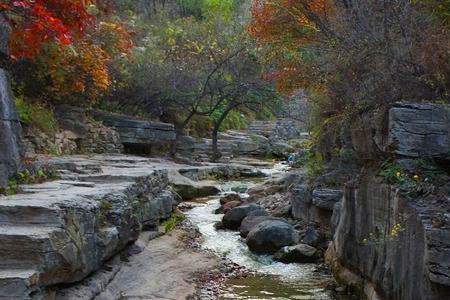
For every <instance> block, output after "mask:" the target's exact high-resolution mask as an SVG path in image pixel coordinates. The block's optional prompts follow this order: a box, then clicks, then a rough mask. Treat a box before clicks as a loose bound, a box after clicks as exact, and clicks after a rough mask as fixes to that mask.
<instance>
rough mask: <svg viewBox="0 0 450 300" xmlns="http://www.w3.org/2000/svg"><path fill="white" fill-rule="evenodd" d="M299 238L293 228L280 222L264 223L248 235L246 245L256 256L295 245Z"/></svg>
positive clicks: (269, 221)
mask: <svg viewBox="0 0 450 300" xmlns="http://www.w3.org/2000/svg"><path fill="white" fill-rule="evenodd" d="M298 241H299V236H298V234H297V232H296V231H295V229H294V227H293V226H292V225H290V224H288V223H286V222H282V221H278V220H275V221H271V220H268V221H264V222H261V223H259V224H258V225H256V226H255V227H253V229H252V230H251V231H250V232H249V233H248V235H247V239H246V243H247V246H248V248H249V249H250V251H252V252H255V253H257V254H273V253H275V252H277V251H278V250H280V249H281V248H282V247H284V246H291V245H295V244H297V243H298Z"/></svg>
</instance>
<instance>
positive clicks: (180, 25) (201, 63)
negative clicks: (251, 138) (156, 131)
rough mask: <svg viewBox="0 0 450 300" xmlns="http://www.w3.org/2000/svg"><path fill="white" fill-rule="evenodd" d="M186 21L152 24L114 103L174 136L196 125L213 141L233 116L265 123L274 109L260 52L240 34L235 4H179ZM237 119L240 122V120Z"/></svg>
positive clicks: (159, 19)
mask: <svg viewBox="0 0 450 300" xmlns="http://www.w3.org/2000/svg"><path fill="white" fill-rule="evenodd" d="M183 5H185V13H186V12H189V11H190V12H192V14H191V15H187V16H184V15H182V16H179V17H173V16H168V15H165V14H160V15H159V16H158V17H153V22H152V23H151V25H150V26H149V27H148V35H146V36H144V37H143V38H142V44H141V45H139V47H137V48H135V49H134V51H133V55H134V59H135V64H130V65H129V66H128V67H127V71H126V74H125V76H124V74H121V75H120V76H122V77H121V78H119V81H121V82H123V84H121V85H122V86H123V88H119V89H117V90H116V91H115V92H114V93H113V95H112V99H117V100H118V101H119V103H118V105H119V106H120V107H121V108H122V109H123V108H124V107H127V108H128V109H135V110H136V112H141V113H142V112H145V113H148V114H149V115H153V116H159V117H160V118H161V119H163V120H165V121H168V122H173V123H175V125H176V128H177V132H178V134H183V133H184V132H185V130H186V128H187V127H189V126H190V124H192V123H197V122H198V121H199V120H204V123H203V129H206V130H207V131H209V133H210V135H211V136H212V137H213V145H214V146H213V147H214V152H215V153H216V154H217V156H218V155H219V154H218V151H217V137H218V131H219V130H220V129H221V128H222V127H223V124H224V121H225V120H226V118H227V117H228V116H229V114H230V113H231V112H233V111H241V112H242V113H243V114H246V115H248V114H249V113H250V111H256V114H259V115H263V113H262V112H267V111H270V107H271V106H274V105H275V104H276V103H277V100H278V97H277V95H276V93H275V90H274V88H273V85H272V84H271V83H270V82H267V81H265V80H263V79H262V78H261V73H262V71H263V68H264V66H263V64H262V62H261V61H260V49H258V47H257V45H256V43H255V42H254V41H253V39H251V38H250V37H249V35H248V33H247V31H246V30H245V29H246V28H245V22H243V18H244V16H242V14H241V12H240V10H239V8H240V7H239V5H238V2H236V1H190V2H188V1H183ZM243 114H242V116H241V114H238V115H239V117H240V118H245V116H244V115H243Z"/></svg>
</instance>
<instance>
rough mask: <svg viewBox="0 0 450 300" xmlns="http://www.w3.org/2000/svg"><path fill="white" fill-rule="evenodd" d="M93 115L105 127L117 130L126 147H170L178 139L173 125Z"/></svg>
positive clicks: (124, 117)
mask: <svg viewBox="0 0 450 300" xmlns="http://www.w3.org/2000/svg"><path fill="white" fill-rule="evenodd" d="M92 114H93V116H94V117H95V118H96V119H98V120H100V121H102V122H103V123H104V124H105V125H107V126H110V127H113V128H115V129H116V130H117V131H118V132H119V134H120V139H121V140H122V143H123V144H125V145H131V146H133V145H134V146H144V147H145V146H155V145H168V144H170V143H171V142H172V141H174V140H175V137H176V135H175V128H174V126H173V125H172V124H167V123H161V122H153V121H145V120H140V119H136V118H132V117H129V116H123V115H118V114H112V113H107V112H102V111H94V112H92Z"/></svg>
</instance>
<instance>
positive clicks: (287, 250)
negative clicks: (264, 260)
mask: <svg viewBox="0 0 450 300" xmlns="http://www.w3.org/2000/svg"><path fill="white" fill-rule="evenodd" d="M273 258H274V259H275V260H276V261H280V262H282V263H287V264H288V263H314V262H316V261H317V259H318V258H319V255H318V251H317V249H316V248H314V247H312V246H309V245H306V244H299V245H295V246H286V247H283V248H281V249H280V250H279V251H278V252H277V253H275V254H274V256H273Z"/></svg>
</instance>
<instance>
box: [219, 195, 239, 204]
mask: <svg viewBox="0 0 450 300" xmlns="http://www.w3.org/2000/svg"><path fill="white" fill-rule="evenodd" d="M231 201H242V199H241V196H239V194H237V193H230V194H226V195H225V196H223V197H221V198H220V204H221V205H224V204H225V203H228V202H231Z"/></svg>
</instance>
